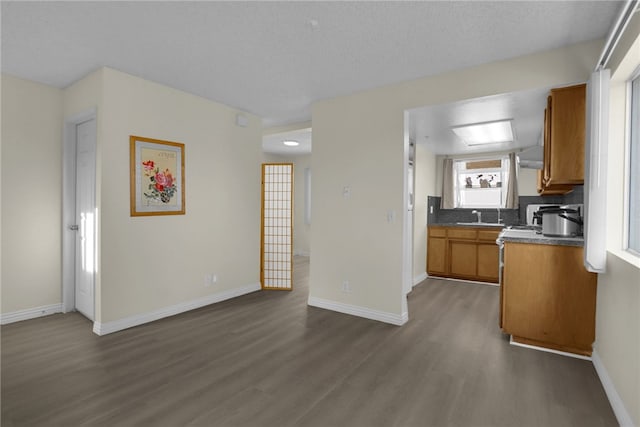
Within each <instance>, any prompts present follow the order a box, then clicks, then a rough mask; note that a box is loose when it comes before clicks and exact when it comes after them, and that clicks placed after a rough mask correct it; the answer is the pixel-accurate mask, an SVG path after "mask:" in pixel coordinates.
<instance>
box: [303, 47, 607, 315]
mask: <svg viewBox="0 0 640 427" xmlns="http://www.w3.org/2000/svg"><path fill="white" fill-rule="evenodd" d="M601 47H602V41H594V42H589V43H582V44H578V45H573V46H568V47H564V48H560V49H556V50H552V51H548V52H543V53H539V54H534V55H528V56H524V57H520V58H515V59H510V60H505V61H500V62H494V63H491V64H485V65H481V66H477V67H473V68H469V69H464V70H459V71H455V72H450V73H446V74H441V75H437V76H432V77H425V78H422V79H417V80H413V81H408V82H404V83H400V84H396V85H390V86H386V87H382V88H378V89H374V90H369V91H365V92H360V93H356V94H353V95H350V96H344V97H339V98H333V99H326V100H322V101H319V102H317V103H315V104H314V105H313V107H312V112H313V140H314V145H313V164H314V176H313V188H312V191H313V195H314V200H313V202H314V203H313V208H312V216H313V228H312V230H311V242H312V244H311V250H312V252H313V263H312V264H311V271H310V302H313V304H315V305H323V306H326V307H329V306H331V307H342V308H345V307H347V309H348V310H351V312H354V313H355V312H358V313H360V315H364V316H370V317H376V318H384V319H386V320H389V321H390V322H391V323H402V322H404V321H405V320H406V298H405V296H404V293H403V290H402V277H403V274H402V272H403V260H402V248H403V242H402V235H403V231H402V230H403V226H402V221H403V218H402V215H400V213H401V212H402V210H403V205H404V199H403V193H404V192H403V177H404V150H405V147H404V111H405V110H407V109H412V108H417V107H422V106H425V105H435V104H441V103H447V102H453V101H459V100H463V99H469V98H476V97H480V96H488V95H495V94H499V93H505V92H512V91H518V90H525V89H533V88H539V87H544V86H547V87H548V86H554V85H561V84H569V83H573V82H580V81H586V80H587V79H588V77H589V73H590V71H591V69H592V68H593V64H594V63H595V62H596V60H597V57H598V54H599V53H600V49H601ZM463 83H464V84H463ZM344 186H350V187H351V197H350V198H349V199H345V198H344V197H343V187H344ZM389 213H395V215H396V216H395V220H393V221H391V222H389V221H388V214H389ZM343 280H349V281H350V283H351V287H352V292H351V293H344V292H341V284H342V281H343ZM318 302H321V304H319V303H318ZM358 308H361V309H362V310H358Z"/></svg>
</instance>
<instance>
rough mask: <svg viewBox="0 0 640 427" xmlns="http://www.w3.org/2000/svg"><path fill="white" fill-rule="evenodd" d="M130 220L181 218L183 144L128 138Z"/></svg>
mask: <svg viewBox="0 0 640 427" xmlns="http://www.w3.org/2000/svg"><path fill="white" fill-rule="evenodd" d="M129 149H130V156H129V166H130V185H131V216H146V215H184V213H185V203H184V202H185V200H184V144H181V143H179V142H170V141H161V140H158V139H151V138H143V137H140V136H133V135H131V136H130V137H129Z"/></svg>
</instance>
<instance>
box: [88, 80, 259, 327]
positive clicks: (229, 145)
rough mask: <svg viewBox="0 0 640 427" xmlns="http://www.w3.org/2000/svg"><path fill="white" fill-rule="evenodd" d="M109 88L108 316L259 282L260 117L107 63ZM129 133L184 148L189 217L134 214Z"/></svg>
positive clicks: (105, 172) (104, 203) (105, 173)
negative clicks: (212, 279) (239, 118)
mask: <svg viewBox="0 0 640 427" xmlns="http://www.w3.org/2000/svg"><path fill="white" fill-rule="evenodd" d="M103 90H104V92H103V109H102V113H101V117H100V119H101V120H102V122H103V126H102V130H101V138H100V140H99V144H100V148H99V150H100V159H99V161H100V165H101V168H102V169H101V176H100V177H99V180H100V186H101V192H100V197H101V206H100V221H101V241H100V247H101V266H100V267H101V294H102V300H101V303H102V311H101V318H100V321H101V322H110V321H115V320H119V319H122V318H125V317H129V316H134V315H139V314H141V313H146V312H150V311H154V310H159V309H162V308H164V307H168V306H172V305H175V304H179V303H184V302H189V301H192V300H196V299H199V298H202V297H205V296H207V295H209V294H213V293H219V292H222V291H229V290H233V289H237V288H241V287H245V286H247V285H254V284H257V283H258V282H259V256H260V252H259V242H260V162H261V122H260V119H259V118H257V117H255V116H252V115H249V114H246V113H244V114H245V116H247V117H248V118H249V125H248V126H247V127H246V128H242V127H238V126H236V125H235V117H236V114H237V113H238V111H237V110H235V109H232V108H229V107H226V106H224V105H221V104H217V103H214V102H211V101H208V100H206V99H203V98H200V97H197V96H194V95H191V94H187V93H184V92H181V91H178V90H174V89H171V88H168V87H166V86H162V85H160V84H156V83H152V82H149V81H145V80H143V79H140V78H137V77H133V76H131V75H128V74H124V73H121V72H118V71H115V70H112V69H108V68H105V69H104V70H103ZM130 135H138V136H144V137H149V138H154V139H161V140H168V141H175V142H181V143H184V144H185V193H186V194H185V199H186V214H185V215H169V216H154V217H130V216H129V173H128V170H129V136H130ZM208 273H216V274H217V276H218V283H216V284H214V285H213V286H211V287H205V286H204V276H205V275H206V274H208Z"/></svg>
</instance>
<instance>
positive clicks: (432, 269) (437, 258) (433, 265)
mask: <svg viewBox="0 0 640 427" xmlns="http://www.w3.org/2000/svg"><path fill="white" fill-rule="evenodd" d="M427 253H428V254H429V257H428V259H427V270H428V271H429V274H432V273H433V274H446V272H447V257H446V253H447V239H445V238H441V237H430V238H429V240H428V244H427Z"/></svg>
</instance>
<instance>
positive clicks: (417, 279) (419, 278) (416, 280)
mask: <svg viewBox="0 0 640 427" xmlns="http://www.w3.org/2000/svg"><path fill="white" fill-rule="evenodd" d="M427 277H429V276H427V272H426V271H425V272H424V273H422V274H419V275H418V276H416V277H414V278H413V286H415V285H417V284H418V283H420V282H422V281H423V280H424V279H426V278H427Z"/></svg>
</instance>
